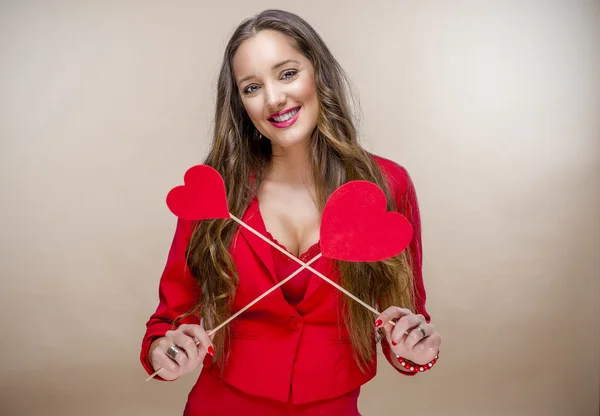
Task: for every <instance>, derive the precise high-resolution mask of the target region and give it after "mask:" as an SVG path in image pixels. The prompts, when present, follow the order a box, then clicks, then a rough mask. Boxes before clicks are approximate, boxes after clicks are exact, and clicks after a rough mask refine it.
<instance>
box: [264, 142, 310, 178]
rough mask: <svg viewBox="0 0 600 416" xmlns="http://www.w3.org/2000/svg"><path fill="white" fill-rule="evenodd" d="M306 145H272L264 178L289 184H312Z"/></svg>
mask: <svg viewBox="0 0 600 416" xmlns="http://www.w3.org/2000/svg"><path fill="white" fill-rule="evenodd" d="M311 172H312V166H311V162H310V157H309V151H308V145H304V146H301V145H300V144H298V145H297V146H294V147H289V148H282V147H278V146H273V156H272V158H271V165H270V166H269V168H268V170H267V172H266V176H265V179H266V180H269V181H274V182H279V183H286V184H289V185H292V186H294V185H304V186H307V185H309V184H312V182H313V178H312V174H311Z"/></svg>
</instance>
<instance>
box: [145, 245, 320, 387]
mask: <svg viewBox="0 0 600 416" xmlns="http://www.w3.org/2000/svg"><path fill="white" fill-rule="evenodd" d="M321 256H322V254H321V253H319V254H318V255H316V256H315V257H313V258H312V259H311V260H310V261H309V262H308V263H303V265H302V267H300V268H299V269H298V270H296V271H295V272H294V273H292V274H290V275H289V276H288V277H286V278H285V279H283V280H282V281H281V282H279V283H277V284H276V285H275V286H273V287H272V288H270V289H269V290H267V291H266V292H264V293H263V294H262V295H260V296H259V297H257V298H256V299H254V300H253V301H252V302H250V303H249V304H247V305H246V306H244V307H243V308H242V309H240V310H239V311H237V312H236V313H235V314H234V315H232V316H230V317H229V319H227V320H226V321H224V322H223V323H221V324H220V325H219V326H217V327H216V328H214V329H211V330H210V331H209V332H208V336H209V337H210V336H212V335H213V334H214V333H215V332H217V331H218V330H219V329H221V328H223V327H224V326H225V325H227V324H228V323H229V322H231V321H233V320H234V319H235V318H237V317H238V316H239V315H241V314H242V313H244V312H245V311H246V310H248V309H249V308H250V307H252V305H254V304H256V303H257V302H258V301H260V300H261V299H262V298H264V297H265V296H267V295H268V294H269V293H271V292H273V291H274V290H276V289H277V288H278V287H280V286H282V285H284V284H285V283H287V282H288V281H290V280H291V279H292V278H293V277H294V276H296V275H297V274H298V273H300V272H301V271H302V270H304V269H306V268H307V267H309V266H310V265H311V264H312V263H314V262H315V261H317V260H319V259H320V258H321ZM199 344H200V341H196V345H199ZM160 370H162V367H159V369H158V370H156V371H155V372H154V373H152V375H151V376H150V377H148V378H147V379H146V381H149V380H152V379H153V378H154V377H155V376H156V375H157V374H158V372H159V371H160Z"/></svg>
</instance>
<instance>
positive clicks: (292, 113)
mask: <svg viewBox="0 0 600 416" xmlns="http://www.w3.org/2000/svg"><path fill="white" fill-rule="evenodd" d="M298 111H300V109H299V108H296V109H294V110H292V111H290V112H289V113H285V114H284V115H282V116H279V117H273V120H275V121H276V122H278V123H283V122H284V121H288V120H289V119H291V118H292V117H294V116H295V115H296V113H297V112H298Z"/></svg>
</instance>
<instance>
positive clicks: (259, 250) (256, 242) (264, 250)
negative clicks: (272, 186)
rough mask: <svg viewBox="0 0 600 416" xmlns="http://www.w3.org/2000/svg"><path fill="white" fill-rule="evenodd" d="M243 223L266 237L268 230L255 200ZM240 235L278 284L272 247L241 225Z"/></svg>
mask: <svg viewBox="0 0 600 416" xmlns="http://www.w3.org/2000/svg"><path fill="white" fill-rule="evenodd" d="M242 221H243V222H244V223H245V224H246V225H247V226H248V227H250V228H252V229H254V230H255V231H257V232H258V233H259V234H261V235H263V236H265V234H266V231H267V230H266V228H265V223H264V222H263V220H262V218H261V216H260V212H259V207H258V200H257V199H256V197H255V198H253V199H252V201H251V202H250V205H249V206H248V209H247V210H246V212H245V213H244V216H243V217H242ZM239 231H240V234H241V235H242V236H243V237H244V238H245V239H246V241H247V242H248V245H249V246H250V248H251V249H252V251H254V253H255V254H256V256H257V257H258V258H259V259H260V261H261V262H262V263H263V265H264V266H265V267H266V268H267V270H268V271H269V276H270V277H271V279H272V281H273V282H274V283H277V275H276V273H275V263H274V261H273V252H272V251H271V246H270V245H269V243H267V242H266V241H264V240H262V239H261V238H260V237H258V236H257V235H256V234H254V233H253V232H252V231H250V230H248V229H247V228H246V227H244V226H242V225H240V226H239Z"/></svg>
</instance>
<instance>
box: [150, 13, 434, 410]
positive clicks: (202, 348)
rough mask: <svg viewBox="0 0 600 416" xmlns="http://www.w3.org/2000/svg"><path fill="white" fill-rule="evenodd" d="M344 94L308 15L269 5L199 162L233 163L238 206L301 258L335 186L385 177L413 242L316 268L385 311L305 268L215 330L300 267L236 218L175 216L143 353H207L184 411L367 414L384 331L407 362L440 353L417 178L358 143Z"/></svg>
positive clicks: (312, 243) (178, 372)
mask: <svg viewBox="0 0 600 416" xmlns="http://www.w3.org/2000/svg"><path fill="white" fill-rule="evenodd" d="M347 91H348V89H347V83H346V79H345V77H344V73H343V71H342V69H341V67H340V66H339V64H338V63H337V61H336V60H335V59H334V57H333V56H332V54H331V53H330V51H329V50H328V48H327V47H326V45H325V44H324V43H323V41H322V40H321V38H320V37H319V36H318V35H317V33H316V32H315V31H314V30H313V29H312V28H311V27H310V26H309V25H308V24H307V23H306V22H305V21H304V20H302V19H301V18H299V17H298V16H296V15H294V14H291V13H286V12H283V11H279V10H267V11H265V12H263V13H261V14H259V15H257V16H255V17H254V18H251V19H248V20H246V21H244V22H243V23H242V24H241V25H240V26H239V27H238V28H237V30H236V31H235V32H234V34H233V36H232V38H231V40H230V41H229V43H228V45H227V48H226V50H225V55H224V60H223V64H222V67H221V71H220V76H219V81H218V94H217V103H216V109H217V111H216V117H215V132H214V139H213V144H212V149H211V151H210V153H209V155H208V157H207V159H206V160H205V162H204V163H205V164H207V165H210V166H212V167H213V168H215V169H216V170H217V171H218V172H219V173H220V174H221V175H222V176H223V178H224V180H225V186H226V189H227V198H228V204H229V210H230V212H231V213H232V214H233V215H235V216H237V217H241V218H242V220H243V221H244V222H245V223H246V224H248V225H249V226H251V227H252V228H254V229H256V230H257V231H259V232H260V233H262V234H263V235H265V236H267V237H268V238H270V239H271V240H272V241H273V242H275V243H276V244H278V245H279V247H282V248H284V249H285V250H287V251H288V252H289V253H291V254H293V255H294V256H296V257H298V258H300V259H301V260H302V261H304V262H308V261H310V260H311V259H312V258H314V257H315V256H316V255H317V254H318V253H319V252H320V246H319V225H320V215H321V212H322V209H323V207H324V205H325V202H326V201H327V198H328V196H329V195H330V194H331V193H332V192H333V191H335V190H336V189H337V188H338V187H339V186H341V185H342V184H344V183H346V182H348V181H350V180H357V179H361V180H367V181H371V182H374V183H376V184H377V185H379V187H380V188H381V189H382V190H384V192H385V193H386V195H387V196H388V201H389V204H388V209H390V210H391V209H396V210H398V211H399V212H401V213H402V214H403V215H405V216H406V217H407V218H408V219H409V220H410V221H411V223H412V225H413V229H414V237H413V240H412V242H411V244H410V246H409V247H408V248H407V249H406V250H405V251H404V252H403V253H401V254H400V255H398V256H396V257H395V258H392V259H390V260H386V261H381V262H376V263H349V262H334V261H333V260H331V259H328V258H323V257H321V258H319V259H318V260H317V261H315V262H314V263H313V264H312V265H311V266H312V267H313V268H315V269H316V270H318V271H320V272H321V273H323V274H324V275H326V276H328V277H329V278H331V279H332V280H334V281H337V282H340V284H341V285H342V286H343V287H344V288H345V289H346V290H348V291H349V292H351V293H352V294H354V295H355V296H357V297H358V298H360V299H361V300H363V301H364V302H366V303H368V304H370V305H372V306H374V307H376V308H378V310H383V312H382V313H381V315H380V316H376V317H375V316H373V314H372V312H370V311H369V310H368V309H366V308H364V306H361V305H360V304H359V303H358V302H355V301H353V300H352V299H350V298H349V297H347V296H345V295H344V294H343V293H341V292H340V291H338V290H337V289H335V288H334V287H333V286H331V285H329V284H327V283H325V282H324V281H323V280H322V279H320V278H319V277H317V276H316V275H314V274H312V273H311V272H310V271H309V270H302V272H300V273H299V274H298V275H297V276H295V277H294V278H293V279H292V280H290V281H289V282H287V283H286V284H285V285H283V286H281V287H280V288H279V289H278V290H276V291H274V292H273V293H271V294H270V295H268V296H267V297H265V298H264V299H262V300H261V301H260V302H258V303H257V304H256V305H254V306H252V308H250V309H249V310H248V311H246V312H244V313H243V314H241V315H240V316H239V317H237V318H235V319H234V320H233V321H231V322H230V323H229V324H228V325H227V326H225V327H224V328H223V329H221V330H219V331H218V332H217V333H216V334H214V335H213V336H210V337H209V336H208V335H207V331H208V330H209V329H210V328H214V327H216V326H217V325H219V323H221V322H223V321H224V320H226V319H227V318H228V317H229V316H231V314H232V313H235V312H236V311H237V310H239V309H241V308H243V307H244V306H245V305H247V304H248V303H249V302H251V301H252V300H253V299H255V298H256V297H258V296H259V295H260V294H262V293H264V292H265V291H267V290H268V289H269V288H270V287H272V286H273V285H275V284H276V283H277V282H278V281H281V280H282V279H284V278H285V277H287V276H289V275H290V274H291V273H293V272H294V271H295V270H297V268H298V267H299V265H298V264H297V263H296V262H294V261H292V260H291V259H290V258H289V257H288V256H285V255H282V253H281V252H280V251H278V250H275V249H274V248H273V247H271V246H270V245H268V244H266V243H265V242H264V241H262V240H261V239H260V238H258V237H257V236H256V235H254V234H253V233H251V232H249V231H248V230H246V229H245V228H243V227H238V226H237V224H236V223H235V222H233V221H231V220H211V221H201V222H198V223H192V222H190V221H183V220H179V221H178V223H177V228H176V231H175V236H174V240H173V244H172V247H171V250H170V253H169V257H168V259H167V264H166V267H165V270H164V272H163V275H162V277H161V281H160V289H159V290H160V303H159V305H158V308H157V310H156V312H155V313H154V314H153V315H152V316H151V318H150V319H149V321H148V323H147V331H146V334H145V336H144V340H143V345H142V351H141V361H142V364H143V365H144V367H145V369H146V371H147V372H148V373H149V374H151V373H153V372H154V371H155V370H157V369H159V368H161V367H162V368H163V369H162V370H160V371H159V373H158V376H157V379H160V380H175V379H177V378H179V377H181V376H183V375H184V374H187V373H189V372H190V371H193V370H194V369H196V368H197V367H198V366H199V365H200V364H201V363H203V364H204V366H203V369H202V372H201V374H200V377H199V378H198V381H197V383H196V385H195V386H194V388H193V389H192V391H191V392H190V394H189V397H188V402H187V405H186V409H185V413H184V414H186V415H236V414H245V415H262V416H265V415H266V416H268V415H290V414H294V415H306V416H309V415H317V414H319V415H321V414H325V415H338V414H340V415H358V414H359V413H358V408H357V400H358V394H359V391H360V386H361V385H362V384H364V383H366V382H367V381H369V380H370V379H371V378H373V377H374V376H375V372H376V356H377V354H376V340H377V339H379V335H382V337H381V342H382V349H383V352H384V355H385V357H386V359H387V360H388V361H389V362H390V364H391V365H393V366H394V368H396V369H397V370H398V372H400V373H402V374H406V375H413V374H415V370H413V371H411V368H413V369H414V368H419V367H420V366H425V369H429V368H430V367H431V365H432V364H433V363H435V359H436V357H437V353H438V349H439V345H440V342H441V341H440V336H439V334H438V333H437V332H436V330H435V328H434V327H433V325H432V324H431V323H430V317H429V315H428V313H427V311H426V309H425V289H424V286H423V282H422V277H421V246H420V239H421V235H420V222H419V221H420V220H419V210H418V207H417V201H416V196H415V192H414V188H413V185H412V182H411V180H410V178H409V176H408V173H407V172H406V170H405V169H404V168H402V167H401V166H399V165H397V164H396V163H394V162H391V161H389V160H386V159H383V158H381V157H377V156H374V155H371V154H369V153H367V152H366V151H365V150H363V149H362V148H361V147H360V145H359V144H358V142H357V132H356V130H355V126H354V124H353V122H352V117H351V109H350V104H349V102H348V94H347ZM413 311H414V312H413ZM199 317H202V318H201V319H199ZM390 320H392V321H394V322H395V325H392V324H390V323H389V321H390ZM390 344H391V345H390ZM397 357H401V358H397ZM416 371H419V370H416Z"/></svg>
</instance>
